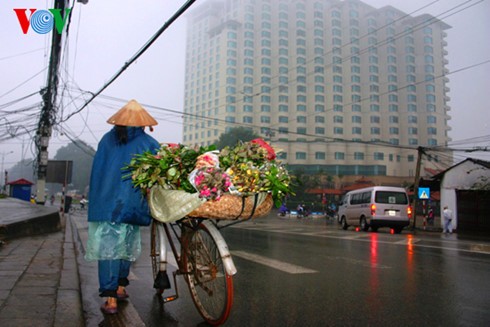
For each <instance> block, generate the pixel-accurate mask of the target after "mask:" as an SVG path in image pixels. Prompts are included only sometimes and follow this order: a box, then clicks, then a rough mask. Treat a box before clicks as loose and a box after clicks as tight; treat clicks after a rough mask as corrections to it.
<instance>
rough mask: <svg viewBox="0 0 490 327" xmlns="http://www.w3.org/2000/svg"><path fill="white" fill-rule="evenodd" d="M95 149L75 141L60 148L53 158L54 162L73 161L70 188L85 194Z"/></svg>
mask: <svg viewBox="0 0 490 327" xmlns="http://www.w3.org/2000/svg"><path fill="white" fill-rule="evenodd" d="M94 155H95V149H94V148H92V147H91V146H90V145H88V144H87V143H85V142H83V141H81V140H76V141H74V142H71V143H69V144H68V145H66V146H64V147H61V148H60V149H59V150H58V151H57V152H56V155H55V156H54V160H69V161H73V173H72V179H71V184H72V186H71V187H72V188H73V189H76V190H79V191H80V192H81V193H82V194H83V193H85V190H86V189H87V187H88V185H89V183H90V173H91V171H92V162H93V160H94Z"/></svg>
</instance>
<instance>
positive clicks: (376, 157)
mask: <svg viewBox="0 0 490 327" xmlns="http://www.w3.org/2000/svg"><path fill="white" fill-rule="evenodd" d="M373 158H374V160H384V159H385V155H384V153H383V152H374V154H373Z"/></svg>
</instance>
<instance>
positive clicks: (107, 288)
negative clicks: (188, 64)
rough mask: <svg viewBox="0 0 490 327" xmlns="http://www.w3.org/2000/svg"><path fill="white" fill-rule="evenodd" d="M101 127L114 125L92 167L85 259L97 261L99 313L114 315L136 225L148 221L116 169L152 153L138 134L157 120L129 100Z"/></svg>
mask: <svg viewBox="0 0 490 327" xmlns="http://www.w3.org/2000/svg"><path fill="white" fill-rule="evenodd" d="M107 122H108V123H109V124H112V125H115V126H114V127H113V128H112V129H111V130H110V131H109V132H107V133H106V134H105V135H104V136H103V137H102V139H101V141H100V142H99V144H98V147H97V152H96V154H95V157H94V161H93V164H92V173H91V176H90V190H89V202H88V203H89V208H88V221H89V237H88V242H87V251H86V254H85V258H86V259H87V260H98V270H99V296H100V297H103V298H107V300H106V301H105V302H104V304H103V305H102V307H101V310H102V312H103V313H105V314H115V313H117V300H122V299H125V298H127V297H128V294H127V293H126V289H125V287H126V286H127V285H128V284H129V281H128V275H129V269H130V266H131V262H133V261H135V260H136V259H137V258H138V256H139V255H140V253H141V236H140V230H139V226H148V225H149V224H150V222H151V216H150V214H149V209H148V203H147V202H146V199H145V198H144V197H142V196H141V192H140V191H139V189H136V188H133V185H132V182H131V179H130V178H123V176H124V175H126V174H127V172H125V171H123V169H122V168H123V167H124V166H126V165H127V164H129V162H130V161H131V159H132V157H133V156H134V155H135V154H140V153H143V152H146V151H153V152H155V153H156V151H157V150H158V148H159V143H158V142H157V141H156V140H155V139H154V138H153V137H151V136H150V135H148V134H147V133H146V132H145V130H144V128H145V127H149V128H150V130H152V126H155V125H157V124H158V123H157V121H156V120H155V119H154V118H153V117H152V116H151V115H150V114H149V113H148V112H147V111H146V110H145V109H144V108H143V107H142V106H141V105H140V104H139V103H138V102H137V101H135V100H131V101H129V102H128V103H127V104H126V105H125V106H124V107H122V108H121V109H120V110H119V111H118V112H116V113H115V114H114V115H113V116H112V117H110V118H109V119H108V120H107Z"/></svg>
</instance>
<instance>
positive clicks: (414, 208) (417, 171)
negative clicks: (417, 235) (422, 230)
mask: <svg viewBox="0 0 490 327" xmlns="http://www.w3.org/2000/svg"><path fill="white" fill-rule="evenodd" d="M423 154H424V148H423V147H421V146H419V147H418V148H417V167H416V169H415V182H414V185H413V199H412V215H413V226H412V230H415V224H416V223H417V197H418V196H419V181H420V166H421V165H422V155H423Z"/></svg>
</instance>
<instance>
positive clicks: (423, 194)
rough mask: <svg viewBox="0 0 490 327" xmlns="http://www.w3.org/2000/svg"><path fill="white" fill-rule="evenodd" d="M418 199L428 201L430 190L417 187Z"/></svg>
mask: <svg viewBox="0 0 490 327" xmlns="http://www.w3.org/2000/svg"><path fill="white" fill-rule="evenodd" d="M419 199H421V200H428V199H430V188H428V187H419Z"/></svg>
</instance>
